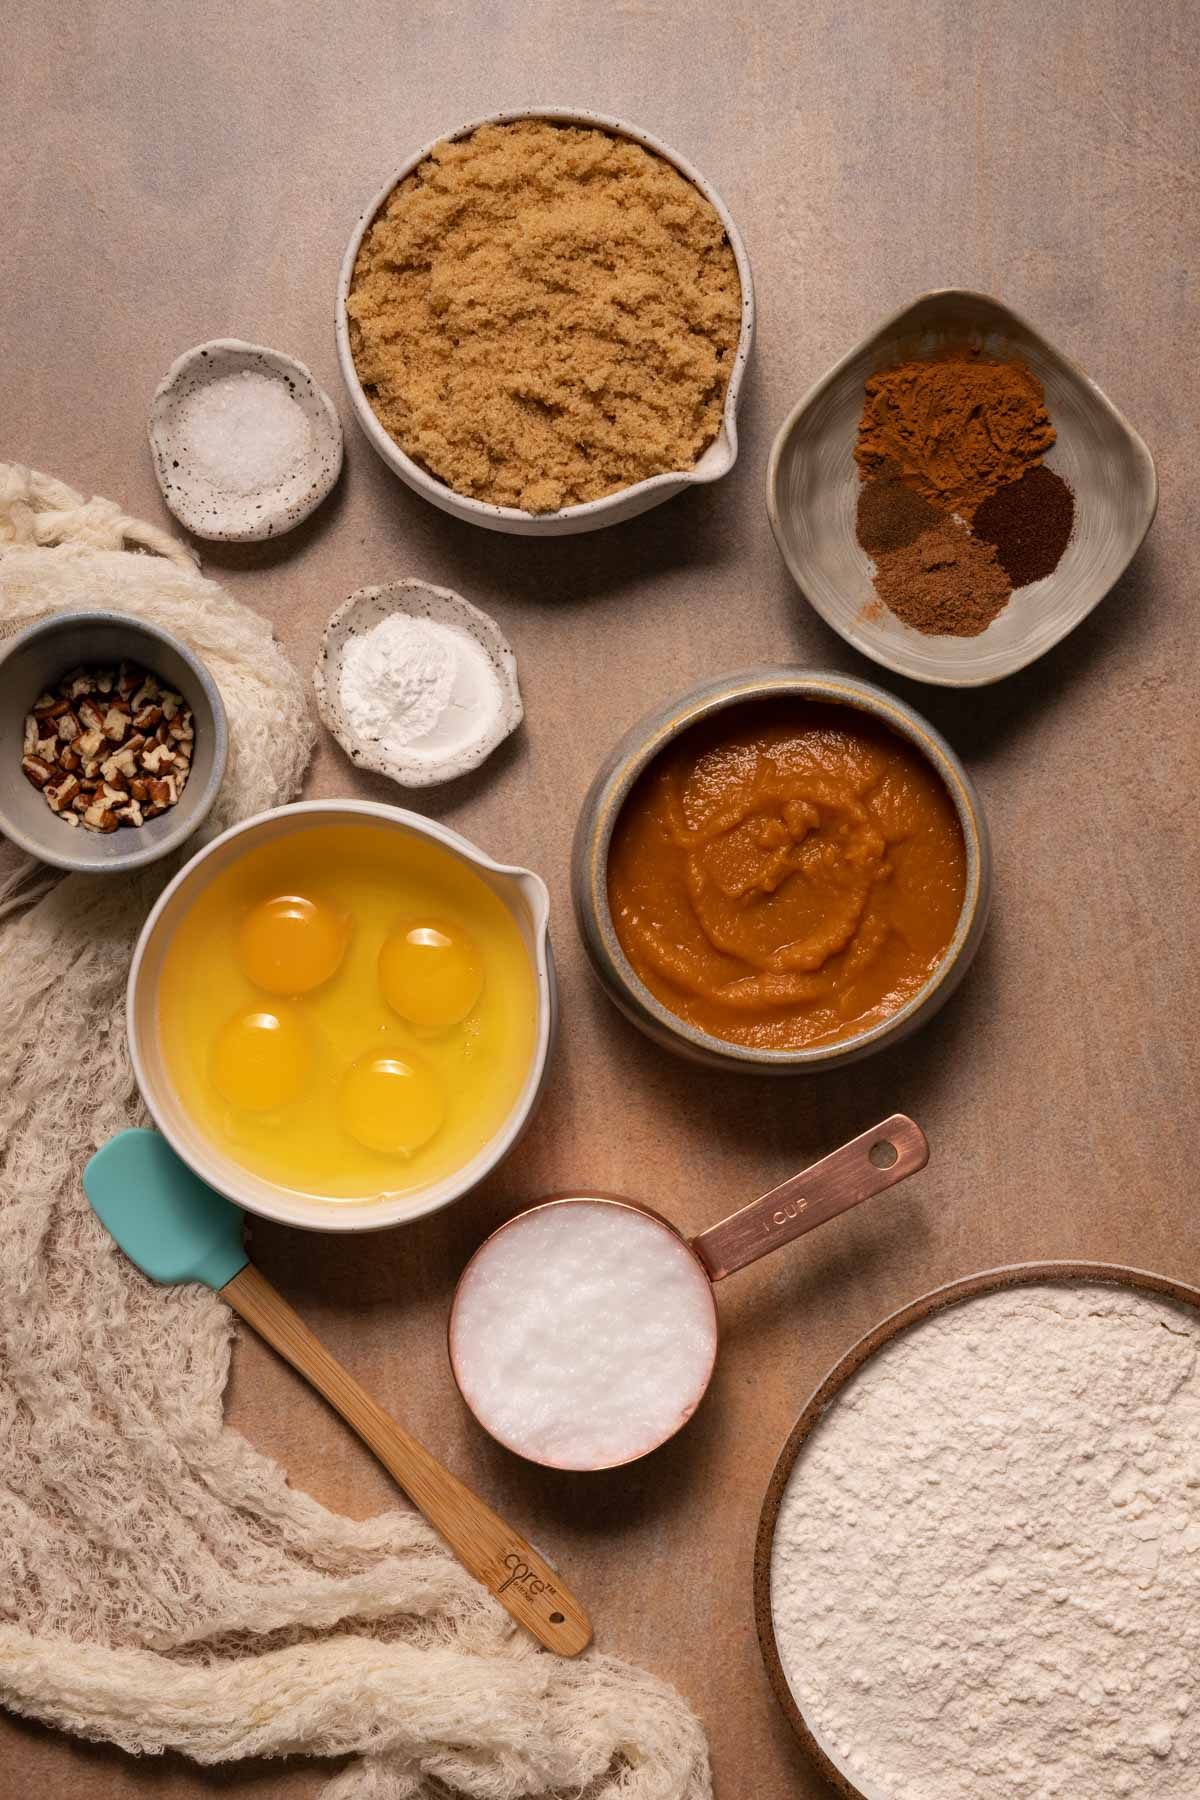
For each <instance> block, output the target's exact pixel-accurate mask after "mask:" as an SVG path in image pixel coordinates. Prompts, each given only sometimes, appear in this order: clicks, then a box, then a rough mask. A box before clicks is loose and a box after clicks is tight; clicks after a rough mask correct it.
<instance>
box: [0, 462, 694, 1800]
mask: <svg viewBox="0 0 1200 1800" xmlns="http://www.w3.org/2000/svg"><path fill="white" fill-rule="evenodd" d="M138 551H141V552H151V554H145V553H142V554H138V553H137V552H138ZM80 606H85V607H110V608H114V609H116V610H118V611H121V612H127V613H131V614H136V615H138V616H141V617H146V618H149V619H152V620H153V621H154V622H155V623H157V624H159V625H162V626H165V627H166V628H167V629H168V630H170V631H173V632H175V633H176V634H177V635H178V636H179V637H181V638H183V639H185V640H186V641H187V642H188V643H189V644H190V645H191V646H192V648H193V649H194V650H196V651H197V652H198V653H199V655H200V656H201V657H203V659H204V661H205V662H206V663H207V665H208V667H209V668H210V670H211V671H212V673H213V675H214V677H215V678H216V680H217V682H218V684H219V686H220V688H221V692H222V695H223V697H224V700H225V705H226V708H227V709H228V713H229V725H230V737H231V750H230V761H229V768H228V773H227V776H226V779H225V784H224V788H223V790H222V793H221V796H220V798H219V800H218V802H217V806H216V809H215V814H214V816H213V817H212V818H211V819H210V821H209V823H208V825H207V826H206V834H207V835H211V834H213V833H215V832H216V831H217V830H220V829H223V828H224V827H225V826H227V825H229V824H230V823H231V822H232V821H233V820H234V819H236V818H240V817H243V816H245V815H247V814H250V813H253V812H257V811H259V810H261V809H262V808H264V807H268V806H272V805H277V804H279V803H280V802H282V801H285V800H289V799H292V798H293V797H294V796H295V795H296V793H297V791H298V789H299V786H300V781H301V778H302V776H303V773H304V769H305V766H306V764H307V762H308V759H309V755H310V752H311V748H312V743H313V726H312V723H311V721H310V719H309V716H308V712H307V708H306V703H305V692H304V688H303V686H302V683H301V681H300V678H299V676H298V675H297V674H296V672H295V670H294V669H293V668H292V667H291V666H290V664H289V663H288V661H287V660H286V658H285V657H284V655H283V654H282V652H281V651H280V649H279V648H278V646H277V645H276V644H275V642H274V640H273V638H272V636H271V633H270V629H269V627H268V626H267V625H266V624H265V623H264V622H263V621H262V620H261V619H259V618H258V617H257V616H256V615H255V614H254V613H252V612H248V611H247V610H246V609H245V608H244V607H241V606H238V605H236V604H235V603H234V601H232V600H231V599H230V598H229V597H228V595H226V594H225V593H224V592H223V591H222V590H221V588H220V587H218V586H217V585H216V584H215V583H214V582H211V581H207V580H205V579H204V578H203V577H202V576H201V575H200V574H199V573H198V571H197V570H196V568H195V566H194V562H193V559H192V556H191V553H190V552H189V551H188V550H186V549H185V548H184V547H183V546H182V545H180V544H179V543H178V542H177V541H176V540H175V539H173V538H171V537H169V536H168V535H167V534H166V533H164V532H162V531H160V530H158V529H157V528H156V527H154V526H150V525H145V524H141V523H139V522H138V521H136V520H132V519H128V518H126V517H124V516H123V514H122V513H121V511H120V509H119V508H118V507H116V506H115V505H113V503H112V502H111V501H107V500H101V499H93V500H90V501H87V502H86V503H85V501H84V499H83V497H82V495H80V494H77V493H75V492H73V491H72V490H71V489H70V488H68V487H65V486H64V485H63V484H62V483H60V482H57V481H54V480H51V479H49V478H48V477H46V476H44V475H39V474H37V473H36V472H34V471H31V470H29V469H25V468H21V467H18V466H13V465H7V464H0V630H4V631H11V630H13V629H14V628H20V627H21V626H23V625H25V624H27V623H29V622H30V621H31V620H33V619H35V618H37V617H39V616H40V615H42V614H45V613H49V612H54V611H57V610H61V609H66V608H71V607H80ZM176 866H178V859H175V860H170V859H169V860H168V862H167V863H166V864H160V865H158V867H157V869H152V870H150V871H147V872H145V873H143V874H141V875H135V876H131V877H128V878H125V877H114V876H102V877H89V876H79V875H68V876H59V875H57V874H54V873H53V872H51V871H49V870H47V869H45V868H44V867H42V866H41V865H36V864H25V865H22V866H20V867H18V868H17V869H16V870H15V871H14V872H13V873H11V874H10V876H9V877H8V879H7V880H6V881H5V882H4V883H3V886H0V1701H2V1702H3V1703H4V1704H5V1705H6V1706H8V1707H10V1708H11V1709H13V1710H14V1711H16V1712H20V1713H25V1714H28V1715H29V1716H30V1717H32V1718H36V1719H41V1720H43V1721H45V1722H47V1723H49V1724H52V1725H57V1726H60V1727H62V1728H63V1729H65V1730H68V1731H73V1732H77V1733H80V1734H81V1735H84V1736H87V1737H92V1738H100V1739H108V1740H110V1741H111V1742H113V1743H115V1744H119V1745H121V1746H123V1747H124V1748H125V1749H126V1750H129V1751H135V1752H137V1751H141V1752H146V1751H159V1750H162V1749H164V1748H172V1749H176V1750H179V1751H182V1752H184V1753H186V1754H187V1755H189V1756H191V1757H194V1758H196V1759H197V1760H198V1761H200V1762H205V1763H212V1762H219V1761H223V1760H225V1759H229V1758H235V1757H244V1756H262V1755H283V1754H289V1753H308V1754H314V1755H329V1756H332V1755H341V1754H344V1753H347V1752H357V1753H358V1759H357V1760H356V1761H354V1762H353V1763H351V1764H350V1765H349V1766H348V1767H347V1768H346V1769H344V1770H342V1771H341V1772H340V1773H339V1774H337V1775H336V1776H335V1777H334V1778H333V1779H332V1780H329V1781H322V1780H321V1779H320V1778H314V1793H316V1792H318V1791H319V1792H320V1794H321V1795H322V1796H323V1800H351V1797H353V1800H416V1797H418V1796H419V1797H420V1800H435V1796H436V1797H438V1800H444V1797H445V1796H447V1795H452V1796H458V1795H464V1796H476V1797H478V1800H519V1797H521V1796H540V1797H543V1800H546V1797H549V1796H563V1797H565V1796H572V1797H575V1796H582V1795H586V1796H588V1800H616V1797H617V1796H621V1800H704V1797H705V1796H708V1795H709V1794H710V1793H711V1786H710V1780H709V1773H708V1757H707V1750H706V1747H705V1742H704V1737H703V1734H702V1732H701V1729H700V1727H699V1725H698V1724H697V1722H696V1720H695V1719H694V1718H693V1717H692V1715H691V1713H690V1712H689V1711H688V1710H687V1708H686V1707H685V1706H684V1704H683V1702H682V1701H681V1700H680V1699H679V1698H678V1696H677V1695H675V1694H674V1693H673V1692H672V1691H671V1690H670V1689H669V1688H667V1687H665V1686H663V1685H662V1684H661V1683H660V1682H658V1681H656V1680H655V1679H654V1678H653V1677H651V1676H649V1675H646V1674H644V1673H642V1672H641V1671H639V1670H636V1669H633V1668H630V1667H628V1666H626V1665H625V1664H623V1663H620V1662H617V1661H615V1660H614V1659H612V1658H611V1657H605V1656H600V1655H598V1654H595V1653H589V1654H587V1655H586V1656H584V1657H583V1658H581V1659H578V1660H576V1661H574V1662H565V1661H563V1660H561V1659H560V1658H557V1657H554V1656H551V1655H549V1654H547V1653H545V1652H542V1651H539V1650H538V1648H537V1647H536V1645H534V1644H533V1642H532V1640H529V1639H527V1638H526V1637H525V1635H524V1634H523V1633H521V1632H520V1631H519V1630H518V1629H517V1628H516V1627H515V1626H514V1625H513V1624H512V1622H511V1621H510V1620H509V1618H508V1615H507V1614H506V1613H505V1612H504V1611H503V1610H502V1609H501V1608H500V1607H499V1606H498V1605H497V1604H496V1602H494V1601H493V1600H492V1599H491V1597H490V1596H489V1595H488V1594H487V1593H486V1592H485V1591H484V1589H483V1588H482V1587H480V1586H478V1585H477V1583H476V1582H475V1581H473V1580H472V1578H471V1577H470V1576H469V1575H468V1574H467V1573H466V1572H465V1570H464V1569H462V1568H461V1567H460V1566H459V1564H458V1563H457V1562H456V1561H455V1560H454V1558H453V1557H452V1556H451V1555H450V1553H449V1552H448V1551H447V1550H446V1549H445V1548H444V1547H443V1546H442V1544H441V1542H440V1540H439V1539H438V1538H437V1537H436V1535H435V1534H434V1533H433V1532H432V1531H431V1530H430V1529H429V1527H428V1526H427V1525H426V1524H425V1523H424V1521H423V1520H422V1519H420V1518H419V1517H418V1516H417V1515H416V1514H415V1513H412V1512H409V1511H397V1512H393V1513H388V1514H386V1515H385V1516H383V1517H380V1518H375V1519H369V1520H367V1521H366V1522H365V1523H361V1524H356V1523H354V1522H353V1521H351V1520H349V1519H343V1518H339V1517H337V1516H336V1515H334V1514H332V1513H330V1512H327V1511H326V1510H325V1509H324V1508H323V1507H321V1506H318V1505H317V1503H316V1502H315V1501H314V1500H311V1499H310V1498H308V1497H307V1496H306V1495H304V1494H302V1493H298V1492H296V1491H295V1490H293V1489H292V1488H290V1487H289V1486H288V1484H287V1479H286V1477H285V1474H284V1472H283V1470H282V1469H280V1468H277V1467H276V1466H275V1464H273V1463H272V1462H270V1461H268V1460H267V1459H266V1458H265V1457H263V1456H260V1455H259V1454H258V1453H257V1452H256V1451H255V1450H254V1449H253V1448H252V1447H251V1445H250V1444H248V1443H247V1442H246V1441H245V1439H243V1438H242V1437H241V1436H239V1435H238V1433H236V1432H234V1431H232V1430H229V1429H228V1428H227V1427H226V1426H225V1425H224V1424H223V1422H222V1412H221V1396H222V1392H223V1389H224V1386H225V1380H226V1375H227V1373H228V1368H229V1352H230V1340H231V1335H232V1327H231V1323H230V1313H229V1309H228V1308H227V1307H226V1306H225V1304H224V1303H223V1302H222V1301H221V1300H220V1299H219V1298H218V1296H217V1295H216V1294H214V1293H211V1292H210V1291H209V1290H208V1289H206V1288H201V1287H197V1286H185V1287H178V1288H160V1287H156V1286H155V1285H153V1284H152V1283H151V1282H149V1281H147V1280H146V1279H145V1278H144V1277H143V1276H142V1275H141V1274H140V1273H139V1271H138V1270H137V1269H135V1268H134V1267H133V1265H132V1264H131V1263H129V1262H127V1261H126V1260H125V1258H124V1257H123V1256H122V1255H121V1253H120V1252H119V1251H118V1250H117V1249H116V1247H115V1245H114V1244H113V1243H112V1242H111V1240H110V1239H109V1237H108V1236H107V1234H106V1233H105V1232H104V1230H103V1229H102V1228H101V1226H100V1225H99V1224H98V1223H97V1221H96V1220H95V1219H94V1218H93V1216H92V1214H91V1212H90V1210H89V1209H88V1206H87V1203H86V1201H85V1200H84V1197H83V1193H82V1189H81V1187H80V1171H81V1169H82V1167H83V1164H84V1162H85V1161H86V1159H87V1158H88V1156H89V1155H90V1154H91V1153H92V1151H93V1150H95V1149H96V1148H97V1147H98V1145H100V1144H101V1143H103V1142H104V1141H105V1140H106V1139H107V1138H108V1137H110V1136H111V1135H112V1134H113V1133H114V1132H116V1131H120V1130H122V1129H123V1128H124V1127H125V1126H127V1125H132V1124H135V1123H144V1122H145V1114H144V1111H143V1109H142V1107H141V1104H140V1101H139V1099H138V1096H137V1093H136V1090H135V1088H134V1083H133V1076H132V1074H131V1071H130V1067H129V1062H128V1058H127V1055H126V1047H125V1022H124V989H125V975H126V970H127V967H128V963H129V958H130V954H131V952H132V949H133V945H134V941H135V939H136V937H137V933H138V930H139V927H140V926H141V923H142V920H143V919H144V917H145V915H146V912H147V910H148V908H149V906H150V905H151V903H152V901H153V899H154V897H155V895H156V894H157V893H158V891H159V890H160V889H161V887H162V886H163V884H164V883H165V881H166V880H167V879H168V877H169V876H170V874H171V873H172V872H173V870H174V868H175V867H176Z"/></svg>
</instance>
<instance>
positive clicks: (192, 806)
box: [0, 612, 228, 875]
mask: <svg viewBox="0 0 1200 1800" xmlns="http://www.w3.org/2000/svg"><path fill="white" fill-rule="evenodd" d="M123 657H126V658H128V659H129V660H130V661H131V662H138V663H141V664H142V665H143V666H144V667H146V668H148V669H151V670H153V672H154V673H155V674H156V675H161V676H162V677H163V678H164V679H165V680H167V681H169V682H171V684H172V685H173V686H174V687H176V688H178V690H179V692H180V693H181V694H182V695H183V697H184V699H185V700H186V701H187V703H188V705H189V706H190V707H191V709H192V716H193V718H194V720H195V725H196V745H195V753H194V756H193V760H192V772H191V775H190V776H189V778H188V784H187V786H186V787H185V788H184V790H183V794H182V797H181V798H180V800H179V803H178V805H176V806H173V807H171V809H170V811H169V812H165V813H163V814H161V815H160V817H159V818H157V819H150V820H148V821H147V822H146V824H145V825H141V826H139V827H138V828H137V830H134V831H114V832H111V833H108V834H107V835H106V834H103V833H100V832H94V831H85V830H83V829H82V828H81V829H79V830H77V831H72V830H71V829H70V827H69V826H67V825H64V824H63V821H62V820H61V819H59V818H56V816H55V815H54V814H53V813H52V812H51V811H50V808H49V807H48V806H47V805H46V802H45V801H44V800H43V798H42V796H41V794H40V793H38V791H37V789H36V788H34V787H31V786H30V784H29V782H28V781H27V780H26V779H25V776H24V775H23V774H22V773H21V737H22V730H23V727H24V723H25V715H26V713H27V712H28V711H29V708H30V707H31V706H32V704H33V702H34V700H35V699H36V698H37V696H38V694H39V693H40V692H41V690H42V689H43V688H44V687H46V686H47V685H48V683H50V682H53V681H55V680H57V678H58V677H59V676H60V675H63V674H65V673H66V671H67V670H68V669H73V668H75V667H76V666H77V665H78V664H79V663H117V662H120V661H121V659H122V658H123ZM227 743H228V733H227V729H226V724H225V708H224V706H223V705H222V703H221V696H220V694H219V692H218V691H217V684H216V682H215V681H214V680H213V678H212V676H211V675H210V674H209V672H208V670H207V669H206V668H205V667H204V664H203V663H202V662H201V661H200V660H199V658H198V657H195V656H193V654H192V652H191V651H190V650H189V649H188V648H187V646H186V645H185V644H182V643H180V641H179V639H178V638H176V637H172V636H171V634H170V633H169V632H166V631H160V630H159V629H158V627H157V626H154V625H146V624H144V623H143V622H142V621H141V620H140V619H132V618H128V617H127V616H126V615H125V614H124V613H114V612H70V613H58V614H56V615H55V616H54V617H52V618H46V619H40V620H39V621H38V622H37V624H35V625H31V626H30V627H29V629H28V630H27V631H23V632H21V634H20V635H19V636H18V637H14V638H12V639H10V640H9V641H7V642H2V643H0V832H3V834H4V836H5V837H6V838H10V839H11V840H12V842H13V843H14V844H18V845H19V846H20V848H21V849H22V850H24V851H26V852H27V853H28V855H30V856H36V857H39V858H40V859H41V861H42V862H47V863H53V865H54V866H55V868H58V869H70V870H73V871H75V872H76V873H84V874H96V875H105V874H113V875H115V874H121V873H124V872H125V871H127V870H129V869H140V868H144V867H145V865H146V864H147V863H152V862H157V861H158V859H159V857H160V856H166V855H168V854H169V852H170V851H172V850H175V849H177V848H178V846H179V845H180V844H182V843H183V842H184V841H185V840H186V839H187V838H189V837H190V836H191V834H192V832H193V831H195V829H196V827H197V826H198V825H199V824H200V822H201V820H202V819H203V818H204V817H205V815H206V814H207V813H208V811H209V808H210V807H211V806H212V803H213V801H214V800H215V799H216V797H217V792H218V790H219V788H220V786H221V778H222V776H223V774H224V772H225V754H226V748H227Z"/></svg>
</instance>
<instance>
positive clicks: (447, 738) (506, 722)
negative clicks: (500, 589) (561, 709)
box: [313, 577, 525, 788]
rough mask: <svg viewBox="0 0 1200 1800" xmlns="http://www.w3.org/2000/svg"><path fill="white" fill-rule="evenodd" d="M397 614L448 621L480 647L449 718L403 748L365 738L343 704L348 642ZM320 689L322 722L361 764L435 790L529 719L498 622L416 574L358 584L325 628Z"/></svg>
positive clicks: (316, 681)
mask: <svg viewBox="0 0 1200 1800" xmlns="http://www.w3.org/2000/svg"><path fill="white" fill-rule="evenodd" d="M394 613H404V614H406V615H407V616H408V617H409V618H412V619H430V620H433V621H434V622H435V623H438V624H441V625H448V626H450V627H451V629H452V630H454V631H457V632H460V633H461V634H462V635H463V636H464V637H466V638H467V639H468V640H469V641H470V644H471V646H473V648H474V650H475V652H476V654H475V655H474V656H472V657H471V658H470V661H469V662H468V663H466V664H465V665H463V666H461V668H460V674H459V676H458V677H457V679H456V683H455V691H454V696H453V703H452V705H451V707H449V708H447V712H446V715H444V720H443V722H441V723H439V725H438V726H436V727H435V728H434V729H433V730H432V731H431V732H429V733H428V734H427V735H426V736H425V737H423V738H417V739H415V740H413V741H412V742H410V743H408V744H405V745H403V746H389V745H387V744H385V743H384V742H383V741H382V740H381V739H379V738H364V737H362V736H361V735H360V734H359V733H358V731H357V730H356V729H355V727H354V726H353V725H352V724H351V722H350V720H349V718H348V717H347V715H346V712H345V709H344V708H343V705H342V702H341V675H342V659H343V656H344V654H345V650H346V645H347V644H348V643H349V642H350V640H351V639H352V638H355V637H359V636H361V635H362V633H364V632H367V631H370V630H371V629H372V628H373V627H374V626H376V625H378V624H380V623H381V622H382V620H384V619H386V618H388V617H389V616H391V615H392V614H394ZM480 653H482V654H480ZM313 686H314V688H315V689H316V695H317V711H318V713H319V714H320V716H321V721H322V723H323V724H324V725H326V726H327V727H328V729H329V730H330V731H331V732H332V733H333V735H334V737H335V738H336V739H337V741H338V743H339V744H340V745H341V746H342V749H343V750H344V751H345V752H346V754H347V756H348V757H349V758H350V760H351V762H354V763H357V764H358V766H359V768H361V769H372V770H374V771H375V773H376V774H379V775H387V776H389V777H390V779H391V780H393V781H395V782H398V783H399V784H400V786H401V787H407V788H418V787H433V786H435V785H436V784H437V783H438V782H442V781H453V780H454V779H455V778H456V777H457V776H459V775H466V774H469V773H470V771H471V770H472V769H477V768H478V767H479V765H480V764H481V763H482V762H485V761H486V760H487V758H488V757H489V756H490V755H491V753H492V751H493V750H495V749H496V747H497V745H499V744H502V743H503V742H504V739H505V738H506V737H508V736H509V735H510V733H511V732H514V731H515V730H516V728H517V726H518V725H519V724H520V723H521V720H522V719H523V718H524V716H525V708H524V706H523V705H522V702H521V690H520V687H519V685H518V682H517V659H516V657H515V656H514V655H513V653H512V649H511V648H510V646H509V643H508V640H507V639H506V638H505V636H504V633H503V632H502V631H501V630H500V627H499V626H498V625H497V624H496V621H495V620H494V619H491V618H489V617H488V615H487V613H485V612H481V611H480V609H479V608H478V607H477V606H472V605H471V602H470V601H469V600H464V599H463V598H462V596H461V594H456V593H454V592H453V590H452V589H450V588H443V587H434V586H432V585H431V584H430V583H429V582H425V581H420V580H417V579H415V578H411V577H408V578H405V579H403V580H399V581H389V582H387V583H385V584H384V585H383V586H381V587H365V588H359V589H358V591H357V592H356V593H353V594H351V596H350V598H349V599H348V600H347V601H346V603H345V605H343V606H340V607H339V608H338V610H337V611H336V612H335V613H334V615H333V617H332V618H331V619H330V621H329V624H328V625H327V626H326V628H325V636H324V639H323V641H322V644H321V649H320V651H319V653H318V655H317V661H316V665H315V667H314V669H313ZM488 699H490V700H491V702H492V704H491V705H487V704H486V703H485V704H483V705H480V701H481V700H484V701H485V702H486V700H488Z"/></svg>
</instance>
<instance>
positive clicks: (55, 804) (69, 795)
mask: <svg viewBox="0 0 1200 1800" xmlns="http://www.w3.org/2000/svg"><path fill="white" fill-rule="evenodd" d="M81 791H82V790H81V789H80V786H79V783H78V781H76V779H75V777H74V775H64V776H63V778H62V780H61V781H59V782H57V783H55V785H54V786H53V787H48V788H47V789H46V799H47V801H48V802H49V804H50V810H51V812H61V811H62V809H63V807H64V806H70V804H71V802H72V800H74V798H75V796H76V795H77V794H78V793H80V792H81Z"/></svg>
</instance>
